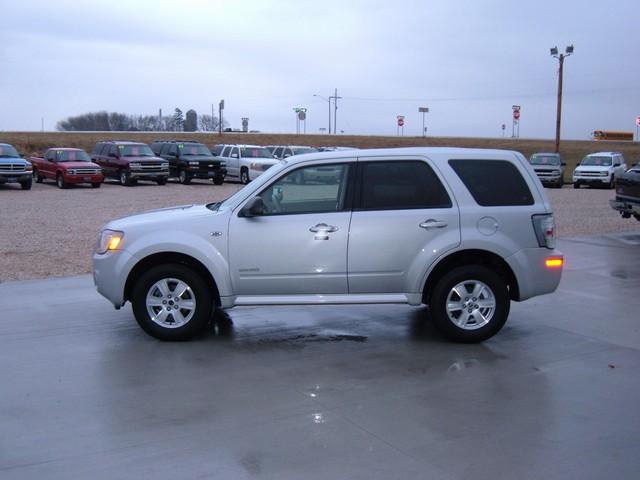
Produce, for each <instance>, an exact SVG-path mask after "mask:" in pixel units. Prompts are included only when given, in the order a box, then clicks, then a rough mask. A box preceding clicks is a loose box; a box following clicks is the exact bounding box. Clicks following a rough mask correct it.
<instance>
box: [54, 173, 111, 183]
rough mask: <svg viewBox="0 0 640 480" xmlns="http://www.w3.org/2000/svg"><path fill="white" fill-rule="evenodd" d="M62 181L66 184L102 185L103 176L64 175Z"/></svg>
mask: <svg viewBox="0 0 640 480" xmlns="http://www.w3.org/2000/svg"><path fill="white" fill-rule="evenodd" d="M64 181H65V182H67V183H74V184H75V183H102V182H104V175H102V174H95V175H82V174H76V175H69V174H66V175H65V176H64Z"/></svg>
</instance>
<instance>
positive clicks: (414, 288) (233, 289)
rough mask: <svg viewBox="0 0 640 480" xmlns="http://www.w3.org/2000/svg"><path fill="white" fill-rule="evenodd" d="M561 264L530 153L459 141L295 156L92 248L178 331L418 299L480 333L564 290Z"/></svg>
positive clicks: (118, 294) (143, 218)
mask: <svg viewBox="0 0 640 480" xmlns="http://www.w3.org/2000/svg"><path fill="white" fill-rule="evenodd" d="M319 172H321V174H320V173H319ZM562 265H563V256H562V254H561V253H560V252H558V251H557V250H555V223H554V217H553V213H552V210H551V205H550V204H549V201H548V199H547V197H546V195H545V192H544V189H543V188H542V185H541V184H540V182H539V181H538V180H537V178H536V176H535V173H534V171H533V169H532V168H531V166H530V165H529V163H528V162H527V160H526V159H525V158H524V157H523V156H522V155H521V154H520V153H517V152H511V151H500V150H472V149H446V148H406V149H387V150H354V151H342V152H327V153H314V154H309V155H300V156H295V157H291V158H289V159H288V160H285V161H282V162H279V163H278V164H277V165H275V166H273V167H271V168H270V169H269V170H268V171H267V172H265V173H264V174H263V175H261V176H260V177H258V178H257V179H256V180H255V181H253V182H251V183H250V184H249V185H248V186H246V187H244V188H243V189H241V190H240V191H238V192H237V193H236V194H234V195H233V196H231V197H230V198H228V199H227V200H225V201H223V202H219V203H211V204H208V205H188V206H181V207H175V208H170V209H163V210H158V211H153V212H148V213H143V214H140V215H134V216H129V217H126V218H122V219H119V220H115V221H112V222H110V223H109V224H107V225H105V227H104V228H103V230H102V231H101V233H100V237H99V240H98V243H97V247H96V251H95V253H94V256H93V266H94V280H95V283H96V286H97V288H98V291H99V292H100V293H101V294H102V295H104V296H105V297H106V298H107V299H109V301H110V302H111V303H112V304H113V305H114V306H115V307H116V308H120V307H122V306H123V305H124V304H125V302H127V301H130V302H131V303H132V306H133V313H134V316H135V318H136V320H137V321H138V323H139V324H140V326H141V327H142V328H143V329H144V330H145V331H146V332H148V333H149V334H151V335H153V336H155V337H157V338H160V339H165V340H182V339H187V338H191V337H192V336H194V335H195V334H197V333H198V332H199V331H201V330H202V329H203V328H205V326H206V325H207V324H208V322H209V321H210V319H211V317H212V315H213V313H214V311H215V310H216V309H219V308H221V309H227V308H232V307H234V306H239V305H290V304H299V305H300V304H302V305H310V304H357V303H404V304H409V305H420V304H427V305H429V307H430V315H431V317H432V318H433V320H434V323H435V324H436V325H437V326H438V327H439V328H440V329H441V330H442V331H443V332H444V333H445V334H446V335H447V336H448V337H449V338H451V339H453V340H455V341H461V342H478V341H482V340H485V339H487V338H489V337H491V336H492V335H494V334H495V333H497V332H498V331H499V330H500V329H501V328H502V326H503V325H504V323H505V321H506V320H507V316H508V315H509V307H510V302H511V301H512V300H514V301H522V300H526V299H528V298H531V297H535V296H537V295H543V294H546V293H550V292H553V291H554V290H555V289H556V288H557V286H558V283H559V282H560V276H561V271H562Z"/></svg>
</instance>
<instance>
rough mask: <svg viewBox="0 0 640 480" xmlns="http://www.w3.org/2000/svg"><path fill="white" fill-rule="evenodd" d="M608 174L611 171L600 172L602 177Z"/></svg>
mask: <svg viewBox="0 0 640 480" xmlns="http://www.w3.org/2000/svg"><path fill="white" fill-rule="evenodd" d="M607 175H609V172H600V176H601V177H606V176H607Z"/></svg>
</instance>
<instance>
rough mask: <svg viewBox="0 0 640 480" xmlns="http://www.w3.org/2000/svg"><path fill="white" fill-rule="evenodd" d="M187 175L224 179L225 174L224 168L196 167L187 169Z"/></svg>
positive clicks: (204, 178)
mask: <svg viewBox="0 0 640 480" xmlns="http://www.w3.org/2000/svg"><path fill="white" fill-rule="evenodd" d="M187 171H188V172H189V176H190V177H191V178H199V179H203V180H206V179H213V180H224V177H226V176H227V169H226V168H217V169H215V170H198V169H193V170H192V169H189V170H187Z"/></svg>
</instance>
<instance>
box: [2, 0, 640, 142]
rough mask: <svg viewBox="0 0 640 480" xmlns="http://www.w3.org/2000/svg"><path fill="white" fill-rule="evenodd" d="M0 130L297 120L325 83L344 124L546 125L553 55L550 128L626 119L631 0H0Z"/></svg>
mask: <svg viewBox="0 0 640 480" xmlns="http://www.w3.org/2000/svg"><path fill="white" fill-rule="evenodd" d="M0 11H1V12H2V27H1V28H0V130H40V122H41V120H40V119H41V117H44V121H45V129H46V130H53V129H54V128H55V124H56V122H57V121H58V120H61V119H63V118H65V117H67V116H70V115H76V114H81V113H85V112H88V111H97V110H108V111H119V112H124V113H130V114H138V113H142V114H156V113H157V112H158V109H159V108H162V110H163V113H165V114H170V113H171V111H173V109H174V108H175V107H179V108H181V109H182V110H183V111H186V110H188V109H190V108H193V109H195V110H196V111H198V112H199V113H210V112H211V104H212V103H215V104H216V105H217V102H218V101H219V100H220V99H221V98H224V99H225V103H226V110H225V119H226V120H228V121H229V122H230V124H231V126H232V127H234V128H239V127H240V126H241V125H240V123H241V121H240V119H241V117H249V118H250V124H249V126H250V128H251V129H256V130H260V131H265V132H293V131H295V116H294V113H293V110H292V109H293V107H295V106H301V107H307V108H308V120H307V132H309V133H316V132H318V129H319V128H321V127H325V128H326V126H327V123H328V104H327V103H326V102H325V101H324V100H321V99H319V98H317V97H314V96H313V94H314V93H315V94H320V95H323V96H325V97H327V96H329V95H331V94H333V89H334V88H336V87H337V88H338V94H339V95H340V96H341V97H343V98H342V99H341V100H340V101H339V103H338V107H339V108H338V130H344V133H345V134H383V135H384V134H386V135H395V134H396V127H395V121H396V115H405V116H406V126H405V131H404V133H405V135H420V133H421V129H422V116H421V114H419V113H418V107H419V106H426V107H429V109H430V112H429V113H428V114H427V126H428V134H430V135H437V136H486V137H498V136H501V135H502V132H501V129H500V126H501V124H503V123H505V124H506V125H507V130H506V134H507V136H509V135H510V134H511V106H512V105H513V104H518V105H521V106H522V111H521V113H522V117H521V123H520V136H521V137H530V138H552V137H553V135H554V132H555V115H556V88H557V71H558V61H557V60H555V59H553V58H552V57H551V56H550V55H549V48H550V47H553V46H555V45H557V46H558V47H559V48H560V49H561V50H564V47H565V46H567V45H569V44H574V45H575V53H574V55H572V56H571V57H569V58H567V59H566V61H565V70H564V72H565V76H564V80H565V83H564V90H565V97H564V102H563V131H562V133H563V137H564V138H576V139H586V138H588V137H589V133H590V132H591V131H593V130H594V129H609V130H628V131H634V130H635V123H634V121H635V117H636V116H637V115H640V82H638V78H640V61H639V59H638V58H639V57H638V51H639V50H640V47H639V42H638V35H639V27H638V25H639V24H640V2H639V1H638V0H617V1H615V2H585V1H580V0H567V1H558V0H555V1H547V0H538V1H530V2H521V1H517V2H516V1H513V0H503V1H499V0H485V1H482V0H458V1H455V2H454V1H447V0H442V1H431V0H422V1H398V2H390V1H375V0H369V1H365V0H335V1H334V0H324V1H317V2H308V1H305V0H278V1H276V0H273V1H269V0H262V1H260V0H229V1H226V0H208V1H206V0H182V1H175V0H174V1H166V0H127V1H123V0H109V1H90V0H86V1H81V0H78V1H64V0H63V1H60V0H59V1H55V0H49V1H30V0H22V1H21V2H16V1H13V0H0Z"/></svg>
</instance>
